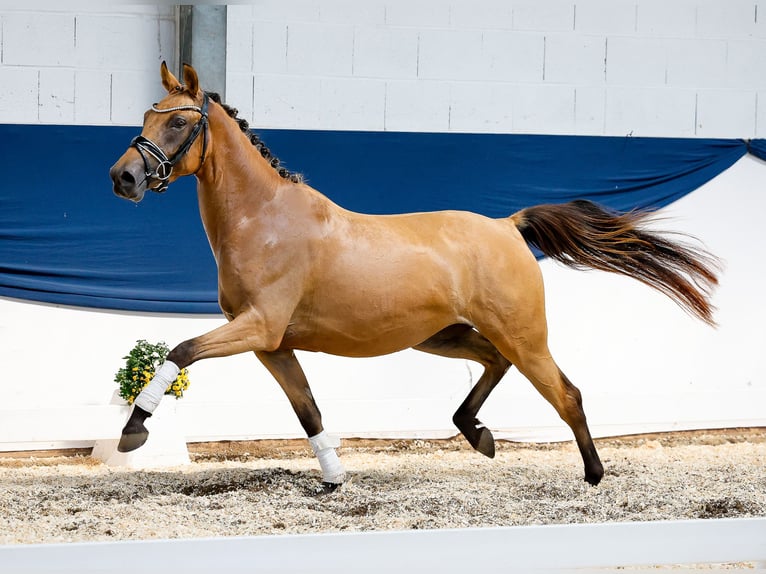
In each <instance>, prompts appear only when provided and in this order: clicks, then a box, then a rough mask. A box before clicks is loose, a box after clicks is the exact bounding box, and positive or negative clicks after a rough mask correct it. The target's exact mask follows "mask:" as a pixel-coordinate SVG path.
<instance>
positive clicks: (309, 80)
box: [253, 74, 321, 129]
mask: <svg viewBox="0 0 766 574" xmlns="http://www.w3.org/2000/svg"><path fill="white" fill-rule="evenodd" d="M320 89H321V80H320V79H319V78H316V77H301V76H285V75H281V74H256V75H255V77H254V81H253V124H254V125H255V126H257V127H263V128H302V129H318V128H319V127H320V122H319V109H320V106H319V98H318V97H317V94H319V92H320Z"/></svg>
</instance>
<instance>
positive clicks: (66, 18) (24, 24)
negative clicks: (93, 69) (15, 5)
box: [2, 12, 75, 66]
mask: <svg viewBox="0 0 766 574" xmlns="http://www.w3.org/2000/svg"><path fill="white" fill-rule="evenodd" d="M2 48H3V50H2V54H3V64H5V65H20V66H72V65H73V64H74V61H75V18H74V16H73V15H71V14H66V13H62V14H46V13H12V12H11V13H7V14H5V16H4V17H3V46H2Z"/></svg>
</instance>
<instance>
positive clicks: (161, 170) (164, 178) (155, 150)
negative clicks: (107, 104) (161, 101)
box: [130, 94, 208, 193]
mask: <svg viewBox="0 0 766 574" xmlns="http://www.w3.org/2000/svg"><path fill="white" fill-rule="evenodd" d="M207 108H208V97H207V94H204V97H203V99H202V107H199V106H194V105H191V104H189V105H185V106H176V107H173V108H158V107H157V104H153V105H152V111H154V112H157V113H159V114H167V113H170V112H178V111H182V110H191V111H194V112H197V113H198V114H199V115H200V118H199V121H198V122H197V123H196V124H194V127H193V128H192V131H191V132H190V133H189V136H188V137H187V138H186V140H184V142H183V143H182V144H181V145H180V147H179V148H178V149H177V150H176V152H175V153H174V154H173V155H172V156H171V157H168V156H167V155H166V154H165V152H164V151H163V150H162V148H161V147H160V146H158V145H157V144H156V143H154V142H153V141H152V140H150V139H149V138H146V137H144V136H142V135H138V136H136V137H134V138H133V140H132V141H131V142H130V147H134V148H136V149H137V150H138V153H139V154H140V155H141V159H142V160H144V176H146V179H147V180H149V179H154V180H156V181H158V183H157V185H155V186H154V187H150V188H149V189H151V190H152V191H156V192H157V193H163V192H164V191H166V190H167V188H168V185H169V182H168V180H169V179H170V175H171V174H172V173H173V168H174V167H175V165H176V164H177V163H178V162H179V161H181V158H182V157H183V156H184V155H186V153H187V152H188V151H189V149H191V146H192V145H193V144H194V141H195V140H196V139H197V137H198V136H199V134H200V132H201V133H202V154H201V155H200V159H199V167H198V168H197V170H196V171H195V172H194V173H196V172H197V171H199V169H200V167H202V164H203V162H204V161H205V154H206V152H207V130H208V118H207ZM148 156H151V157H153V158H154V159H155V160H156V161H157V167H155V168H154V171H152V170H151V169H150V168H149V157H148Z"/></svg>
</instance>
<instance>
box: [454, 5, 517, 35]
mask: <svg viewBox="0 0 766 574" xmlns="http://www.w3.org/2000/svg"><path fill="white" fill-rule="evenodd" d="M513 6H514V4H513V2H504V1H499V2H498V1H482V2H477V1H476V0H456V1H453V2H452V5H451V7H450V23H451V24H452V26H453V27H455V28H477V29H483V30H487V29H489V30H491V29H497V28H500V29H505V30H510V29H511V28H513Z"/></svg>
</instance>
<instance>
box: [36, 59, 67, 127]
mask: <svg viewBox="0 0 766 574" xmlns="http://www.w3.org/2000/svg"><path fill="white" fill-rule="evenodd" d="M39 106H40V111H39V114H38V118H39V120H40V122H41V123H45V124H65V125H69V124H72V123H74V70H72V69H61V68H42V69H41V70H40V100H39Z"/></svg>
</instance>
